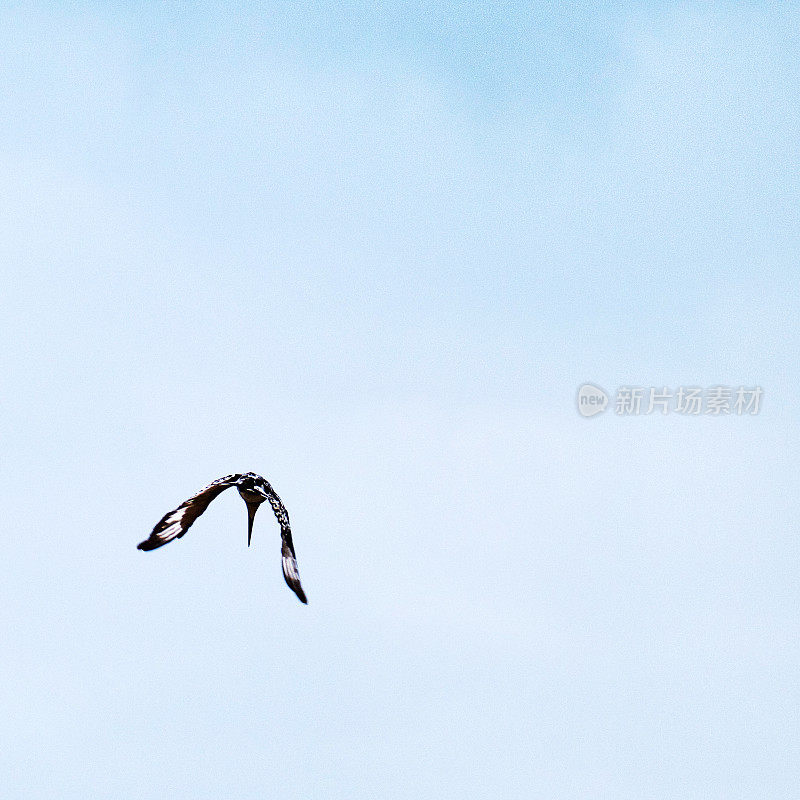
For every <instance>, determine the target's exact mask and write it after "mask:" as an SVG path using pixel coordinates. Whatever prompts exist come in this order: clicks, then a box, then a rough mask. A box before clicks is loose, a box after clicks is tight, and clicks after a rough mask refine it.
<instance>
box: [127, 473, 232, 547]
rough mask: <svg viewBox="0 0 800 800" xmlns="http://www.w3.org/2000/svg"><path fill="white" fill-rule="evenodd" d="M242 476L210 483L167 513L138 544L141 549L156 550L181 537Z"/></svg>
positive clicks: (226, 477) (227, 477) (227, 476)
mask: <svg viewBox="0 0 800 800" xmlns="http://www.w3.org/2000/svg"><path fill="white" fill-rule="evenodd" d="M241 477H242V476H241V475H239V474H236V475H226V476H225V477H224V478H219V479H218V480H215V481H214V482H213V483H209V484H208V486H206V487H205V488H204V489H201V490H200V491H199V492H198V493H197V494H196V495H194V496H192V497H190V498H189V499H188V500H187V501H186V502H185V503H181V504H180V505H179V506H178V507H177V508H176V509H175V510H174V511H170V512H169V513H168V514H165V515H164V516H163V517H162V518H161V521H160V522H159V523H158V524H157V525H156V526H155V528H153V532H152V533H151V534H150V536H149V537H148V538H147V539H145V540H144V541H143V542H141V543H140V544H139V545H138V549H139V550H155V548H156V547H161V545H164V544H166V543H167V542H171V541H172V540H173V539H180V537H181V536H183V534H184V533H186V531H188V530H189V528H190V527H191V526H192V523H193V522H194V521H195V520H196V519H197V518H198V517H199V516H200V515H201V514H202V513H203V512H204V511H205V510H206V509H207V508H208V505H209V503H210V502H211V501H212V500H213V499H214V498H215V497H216V496H217V495H218V494H220V493H221V492H224V491H225V490H226V489H228V488H230V487H231V486H235V485H236V484H237V482H238V481H239V479H240V478H241Z"/></svg>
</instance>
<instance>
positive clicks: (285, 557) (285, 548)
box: [281, 528, 308, 603]
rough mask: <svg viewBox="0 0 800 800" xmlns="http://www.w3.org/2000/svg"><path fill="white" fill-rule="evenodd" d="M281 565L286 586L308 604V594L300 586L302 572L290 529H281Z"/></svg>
mask: <svg viewBox="0 0 800 800" xmlns="http://www.w3.org/2000/svg"><path fill="white" fill-rule="evenodd" d="M281 563H282V565H283V577H284V580H285V581H286V585H287V586H288V587H289V588H290V589H291V590H292V591H293V592H294V593H295V594H296V595H297V596H298V597H299V598H300V602H301V603H308V600H307V599H306V593H305V592H304V591H303V587H302V586H301V585H300V571H299V570H298V569H297V559H296V558H295V555H294V545H293V544H292V532H291V531H290V530H289V529H288V528H281Z"/></svg>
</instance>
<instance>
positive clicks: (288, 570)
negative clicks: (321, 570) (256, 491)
mask: <svg viewBox="0 0 800 800" xmlns="http://www.w3.org/2000/svg"><path fill="white" fill-rule="evenodd" d="M255 477H256V478H258V482H259V485H260V486H261V489H262V491H263V492H264V494H265V496H266V498H267V500H268V501H269V504H270V506H271V507H272V512H273V513H274V514H275V519H277V520H278V525H280V526H281V564H282V566H283V577H284V580H285V581H286V585H287V586H288V587H289V588H290V589H291V590H292V591H293V592H294V593H295V594H296V595H297V596H298V598H299V599H300V602H301V603H308V599H307V598H306V593H305V592H304V591H303V587H302V586H301V585H300V571H299V570H298V568H297V558H296V557H295V554H294V543H293V542H292V529H291V527H290V525H289V512H288V511H287V510H286V506H284V505H283V503H282V502H281V499H280V497H278V494H277V492H276V491H275V490H274V489H273V488H272V486H271V484H270V482H269V481H268V480H266V479H265V478H262V477H261V476H260V475H258V476H255Z"/></svg>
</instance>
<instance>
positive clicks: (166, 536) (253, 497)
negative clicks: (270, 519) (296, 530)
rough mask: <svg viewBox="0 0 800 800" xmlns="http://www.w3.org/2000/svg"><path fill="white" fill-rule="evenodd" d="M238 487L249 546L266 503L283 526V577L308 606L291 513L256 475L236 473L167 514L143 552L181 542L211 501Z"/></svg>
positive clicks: (143, 544)
mask: <svg viewBox="0 0 800 800" xmlns="http://www.w3.org/2000/svg"><path fill="white" fill-rule="evenodd" d="M231 486H235V487H236V488H237V490H238V491H239V495H240V496H241V498H242V500H244V502H245V505H246V506H247V546H248V547H249V546H250V538H251V536H252V534H253V520H254V519H255V516H256V511H257V510H258V507H259V506H260V505H261V504H262V503H263V502H265V501H266V502H268V503H269V504H270V506H271V507H272V511H273V512H274V514H275V518H276V519H277V520H278V524H279V525H280V526H281V558H282V565H283V577H284V579H285V580H286V583H287V585H288V586H289V588H290V589H291V590H292V591H293V592H294V593H295V594H296V595H297V596H298V597H299V598H300V601H301V602H303V603H307V602H308V600H307V599H306V595H305V592H304V591H303V587H302V586H301V585H300V573H299V572H298V570H297V560H296V558H295V554H294V544H293V543H292V530H291V527H290V526H289V513H288V512H287V511H286V508H285V507H284V505H283V503H282V502H281V499H280V497H278V495H277V494H276V492H275V490H274V489H273V488H272V486H270V484H269V482H268V481H267V480H265V479H264V478H262V477H261V476H260V475H256V473H255V472H245V473H236V474H233V475H226V476H225V477H224V478H219V479H218V480H216V481H213V482H212V483H209V484H208V486H206V487H205V488H204V489H201V490H200V491H199V492H198V493H197V494H196V495H194V496H192V497H190V498H189V499H188V500H187V501H186V502H185V503H181V505H179V506H178V507H177V508H176V509H175V510H174V511H170V512H169V513H168V514H165V515H164V516H163V517H162V518H161V520H160V521H159V522H158V524H157V525H156V526H155V528H153V532H152V533H151V534H150V536H149V537H148V538H147V539H145V540H144V541H143V542H141V543H140V544H139V550H155V549H156V548H157V547H161V546H162V545H165V544H166V543H167V542H171V541H172V540H173V539H180V538H181V536H183V534H184V533H186V531H188V530H189V528H190V527H191V525H192V523H193V522H194V521H195V520H196V519H197V518H198V517H199V516H200V515H201V514H202V513H203V512H204V511H205V510H206V509H207V508H208V506H209V504H210V503H211V501H212V500H213V499H214V498H215V497H216V496H217V495H218V494H220V493H221V492H224V491H225V490H226V489H229V488H230V487H231Z"/></svg>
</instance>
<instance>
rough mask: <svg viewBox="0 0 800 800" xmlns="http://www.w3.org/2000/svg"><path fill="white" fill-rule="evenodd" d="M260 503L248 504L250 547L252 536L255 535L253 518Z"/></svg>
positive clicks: (248, 540)
mask: <svg viewBox="0 0 800 800" xmlns="http://www.w3.org/2000/svg"><path fill="white" fill-rule="evenodd" d="M259 505H261V504H260V503H248V504H247V546H248V547H250V538H251V537H252V535H253V520H254V519H255V518H256V511H258V507H259Z"/></svg>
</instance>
